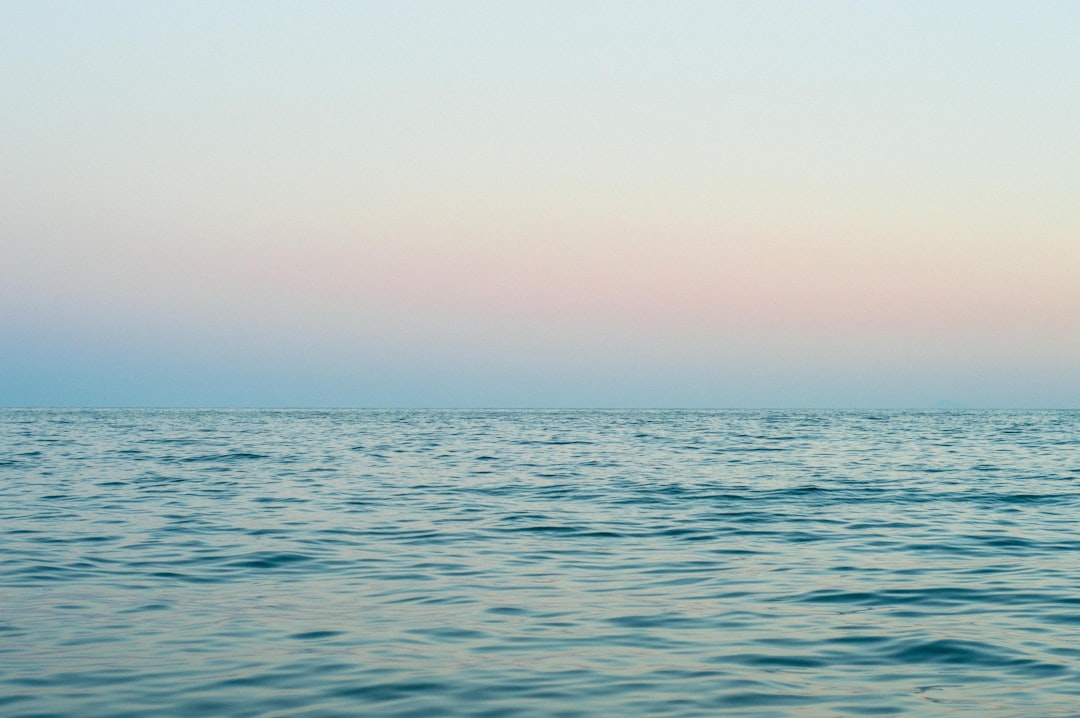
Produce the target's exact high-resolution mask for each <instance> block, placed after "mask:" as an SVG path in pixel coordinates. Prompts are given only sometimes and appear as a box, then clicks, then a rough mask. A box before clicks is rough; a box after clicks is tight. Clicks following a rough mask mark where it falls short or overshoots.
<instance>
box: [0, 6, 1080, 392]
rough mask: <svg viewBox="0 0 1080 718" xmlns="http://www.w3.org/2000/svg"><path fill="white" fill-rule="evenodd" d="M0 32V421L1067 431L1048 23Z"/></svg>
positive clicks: (1058, 21) (249, 13) (666, 17)
mask: <svg viewBox="0 0 1080 718" xmlns="http://www.w3.org/2000/svg"><path fill="white" fill-rule="evenodd" d="M0 28H3V29H0V45H2V46H3V47H4V48H5V49H4V50H3V59H4V63H5V66H6V67H8V68H12V69H13V70H14V72H6V73H4V74H3V75H2V76H0V92H3V93H4V96H5V97H7V98H9V101H8V102H5V103H4V107H3V108H2V109H0V121H2V122H3V128H4V133H5V136H6V137H7V138H9V139H8V141H6V142H5V143H4V144H3V146H2V148H0V152H2V156H0V183H2V184H0V189H2V190H3V193H4V196H5V197H6V198H7V199H6V205H5V208H4V210H3V213H2V214H0V237H2V242H3V256H4V261H3V263H2V266H0V300H2V305H0V306H2V309H0V330H2V331H3V332H4V335H5V336H6V337H8V339H7V340H6V341H5V346H4V347H3V352H2V353H0V362H2V364H0V370H2V372H0V373H2V375H3V377H4V378H3V379H0V404H3V405H38V404H41V405H56V404H61V405H83V404H91V405H99V404H109V405H146V404H155V405H174V404H178V405H248V404H250V405H260V406H265V405H328V404H329V405H357V406H386V405H402V406H416V405H460V406H506V405H531V406H721V407H722V406H932V405H934V404H935V403H938V402H955V403H957V404H961V405H969V406H1028V407H1077V406H1078V405H1080V281H1077V280H1078V278H1080V212H1077V211H1076V207H1075V205H1076V198H1077V197H1080V140H1078V139H1077V134H1076V132H1075V128H1076V127H1077V126H1080V91H1078V90H1077V85H1076V83H1075V71H1074V69H1075V68H1076V67H1080V50H1078V49H1077V45H1076V43H1075V42H1074V40H1075V31H1076V30H1078V29H1080V12H1078V11H1077V10H1076V8H1075V6H1074V5H1071V4H1068V3H1044V4H1040V5H1038V6H1034V7H1021V6H1020V5H1012V4H1004V3H1002V4H990V5H986V4H977V3H971V4H966V3H955V4H950V5H949V6H948V7H944V8H943V7H941V6H940V5H939V4H936V3H904V4H891V3H883V4H879V5H875V6H873V7H870V6H865V5H860V4H851V3H839V2H827V3H784V2H777V3H727V4H719V5H718V4H715V3H693V2H690V3H685V4H679V5H676V6H671V5H668V4H662V3H655V4H649V3H645V4H640V5H639V6H636V7H635V8H634V9H627V8H626V7H624V5H623V4H621V3H604V2H595V3H575V4H566V5H560V4H558V3H556V4H525V3H522V4H514V3H510V4H505V3H481V2H476V3H462V4H455V5H453V6H450V5H446V4H441V3H400V4H386V5H381V6H378V5H375V4H368V5H360V6H352V5H349V4H344V5H337V4H330V3H328V4H323V5H320V6H318V7H317V8H315V9H311V8H308V7H306V6H305V5H303V4H300V3H269V4H266V5H265V6H258V7H256V6H247V5H242V4H235V5H230V6H228V7H225V8H211V7H210V6H205V7H204V6H198V7H192V6H189V7H177V8H171V9H161V8H157V9H154V8H148V7H144V6H143V5H141V4H137V3H124V2H118V3H113V4H105V5H103V6H99V7H97V8H94V9H90V8H87V7H85V6H83V5H80V4H76V3H45V4H41V5H37V4H34V5H31V4H25V5H22V6H13V5H9V6H6V7H5V8H4V9H3V10H0Z"/></svg>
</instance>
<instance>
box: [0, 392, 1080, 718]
mask: <svg viewBox="0 0 1080 718" xmlns="http://www.w3.org/2000/svg"><path fill="white" fill-rule="evenodd" d="M0 540H2V544H0V546H2V551H0V715H4V716H110V717H112V716H144V715H154V716H170V715H172V716H196V715H229V716H354V715H377V716H441V715H461V716H613V715H614V716H654V715H658V716H713V715H718V714H722V715H732V716H735V715H746V716H891V715H910V716H952V715H957V716H959V715H977V716H979V717H980V718H987V717H989V716H1054V715H1073V716H1075V715H1080V412H1067V411H1038V412H1034V411H1032V412H1028V411H735V410H731V411H667V410H653V411H623V410H610V411H568V410H549V411H535V410H498V411H496V410H490V411H488V410H461V411H455V410H394V411H389V410H387V411H383V410H325V411H324V410H272V411H266V410H206V411H204V410H150V409H138V410H127V409H113V410H90V409H86V410H53V409H4V410H0Z"/></svg>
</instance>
